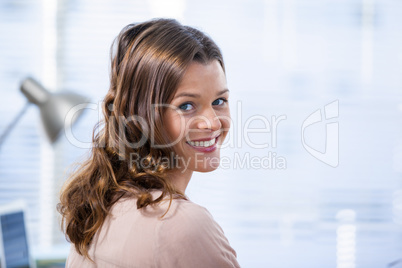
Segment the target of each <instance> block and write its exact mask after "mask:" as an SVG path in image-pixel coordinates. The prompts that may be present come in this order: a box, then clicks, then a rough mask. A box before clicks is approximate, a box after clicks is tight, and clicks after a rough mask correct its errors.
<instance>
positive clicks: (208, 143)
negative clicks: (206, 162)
mask: <svg viewBox="0 0 402 268" xmlns="http://www.w3.org/2000/svg"><path fill="white" fill-rule="evenodd" d="M215 141H216V138H213V139H212V140H209V141H189V142H188V143H189V144H190V145H192V146H199V147H209V146H212V145H213V144H215Z"/></svg>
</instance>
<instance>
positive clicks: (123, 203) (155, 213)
mask: <svg viewBox="0 0 402 268" xmlns="http://www.w3.org/2000/svg"><path fill="white" fill-rule="evenodd" d="M157 196H159V194H156V195H154V197H157ZM168 205H169V201H163V202H162V203H160V204H159V205H158V206H156V207H150V206H147V207H146V208H145V209H137V207H136V199H133V198H125V199H120V200H119V201H118V202H117V203H116V204H115V205H114V206H113V207H112V209H111V214H110V215H109V216H108V217H107V218H106V220H105V222H104V224H103V226H102V228H101V229H100V230H99V231H98V233H97V235H96V236H95V237H94V240H93V241H92V244H91V246H90V249H89V255H90V256H91V258H92V260H93V261H94V263H93V262H91V261H90V260H88V259H86V258H84V257H83V256H81V255H79V254H78V253H77V252H76V250H75V247H74V245H72V246H71V251H70V255H69V257H68V259H67V262H66V267H67V268H70V267H71V268H76V267H80V268H81V267H98V268H113V267H116V268H117V267H138V268H147V267H164V268H165V267H166V268H181V267H183V268H197V267H200V268H201V267H202V268H206V267H211V268H213V267H216V268H226V267H240V266H239V264H238V262H237V260H236V252H235V251H234V250H233V249H232V248H231V247H230V245H229V242H228V240H227V238H226V237H225V235H224V233H223V230H222V228H221V227H220V226H219V225H218V224H217V223H216V222H215V220H214V219H213V218H212V216H211V214H210V213H209V212H208V211H207V210H206V209H205V208H203V207H201V206H199V205H197V204H195V203H193V202H191V201H188V200H182V199H173V201H172V205H171V207H170V209H169V211H168V213H167V214H166V215H165V216H164V217H163V218H160V217H161V216H162V215H163V214H164V213H165V211H166V209H167V207H168Z"/></svg>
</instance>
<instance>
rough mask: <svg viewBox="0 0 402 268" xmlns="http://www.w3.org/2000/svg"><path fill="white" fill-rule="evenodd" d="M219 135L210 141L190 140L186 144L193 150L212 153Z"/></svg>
mask: <svg viewBox="0 0 402 268" xmlns="http://www.w3.org/2000/svg"><path fill="white" fill-rule="evenodd" d="M220 136H221V135H220V134H219V135H218V136H216V137H215V138H212V139H201V140H191V141H187V142H186V143H187V144H188V145H189V146H190V147H192V148H193V149H195V150H197V151H201V152H212V151H215V150H216V144H217V143H218V139H219V137H220Z"/></svg>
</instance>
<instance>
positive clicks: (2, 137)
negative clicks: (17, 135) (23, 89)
mask: <svg viewBox="0 0 402 268" xmlns="http://www.w3.org/2000/svg"><path fill="white" fill-rule="evenodd" d="M29 104H30V102H28V101H27V102H26V103H25V105H24V107H22V109H21V110H20V112H19V113H18V114H17V116H16V117H14V119H13V120H12V121H11V123H10V124H9V125H8V126H7V127H6V128H5V130H4V132H3V133H1V135H0V149H1V146H2V145H3V142H4V141H5V139H6V138H7V136H8V135H9V134H10V132H11V131H12V130H13V128H14V127H15V125H16V124H17V123H18V121H20V119H21V118H22V116H23V115H24V114H25V112H26V111H27V109H28V107H29Z"/></svg>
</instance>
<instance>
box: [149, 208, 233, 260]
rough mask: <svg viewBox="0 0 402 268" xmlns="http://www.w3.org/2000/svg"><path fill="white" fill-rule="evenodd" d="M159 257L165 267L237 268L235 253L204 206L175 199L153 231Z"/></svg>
mask: <svg viewBox="0 0 402 268" xmlns="http://www.w3.org/2000/svg"><path fill="white" fill-rule="evenodd" d="M156 233H157V235H156V237H157V241H156V250H157V252H158V260H159V261H161V262H162V263H165V265H167V264H171V266H169V265H168V266H165V267H238V263H237V261H236V252H235V251H234V250H233V249H232V247H231V246H230V245H229V241H228V240H227V238H226V237H225V235H224V233H223V230H222V228H221V227H220V226H219V225H218V223H217V222H216V221H215V220H214V219H213V217H212V215H211V214H210V213H209V212H208V210H207V209H205V208H204V207H202V206H200V205H197V204H195V203H193V202H191V201H187V200H174V201H173V202H172V205H171V208H170V209H169V212H168V213H167V214H166V218H163V219H162V220H161V221H160V224H159V226H158V228H157V230H156Z"/></svg>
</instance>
